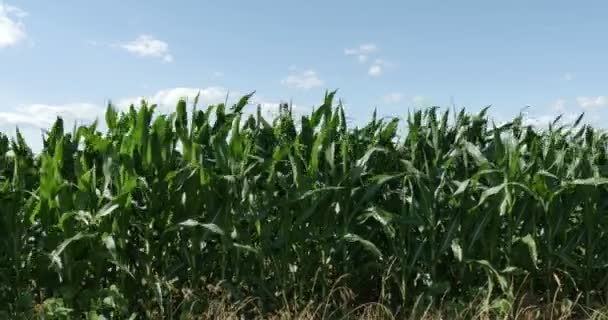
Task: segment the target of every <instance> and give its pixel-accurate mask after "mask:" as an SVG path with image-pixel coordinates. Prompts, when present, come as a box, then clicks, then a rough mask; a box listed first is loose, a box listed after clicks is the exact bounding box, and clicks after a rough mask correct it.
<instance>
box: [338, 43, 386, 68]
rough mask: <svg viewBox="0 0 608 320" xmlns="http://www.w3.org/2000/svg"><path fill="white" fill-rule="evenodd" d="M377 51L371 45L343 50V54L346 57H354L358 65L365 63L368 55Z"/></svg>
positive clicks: (374, 46) (375, 47)
mask: <svg viewBox="0 0 608 320" xmlns="http://www.w3.org/2000/svg"><path fill="white" fill-rule="evenodd" d="M376 51H378V47H377V46H376V45H375V44H373V43H365V44H361V45H359V46H358V47H356V48H347V49H344V54H345V55H347V56H355V57H357V60H358V61H359V63H365V62H366V61H367V59H368V57H369V55H370V54H372V53H374V52H376Z"/></svg>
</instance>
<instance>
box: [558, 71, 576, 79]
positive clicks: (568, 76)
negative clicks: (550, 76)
mask: <svg viewBox="0 0 608 320" xmlns="http://www.w3.org/2000/svg"><path fill="white" fill-rule="evenodd" d="M574 77H575V75H574V74H573V73H570V72H566V73H564V74H563V75H562V77H561V79H562V80H563V81H571V80H574Z"/></svg>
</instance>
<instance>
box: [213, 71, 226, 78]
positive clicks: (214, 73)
mask: <svg viewBox="0 0 608 320" xmlns="http://www.w3.org/2000/svg"><path fill="white" fill-rule="evenodd" d="M213 76H214V77H216V78H221V77H223V76H224V73H223V72H221V71H215V72H213Z"/></svg>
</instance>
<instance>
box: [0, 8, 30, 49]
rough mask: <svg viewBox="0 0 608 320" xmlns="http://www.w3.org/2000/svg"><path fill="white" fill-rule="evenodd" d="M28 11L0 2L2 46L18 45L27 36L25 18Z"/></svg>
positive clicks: (0, 37) (0, 44)
mask: <svg viewBox="0 0 608 320" xmlns="http://www.w3.org/2000/svg"><path fill="white" fill-rule="evenodd" d="M26 16H27V12H25V11H23V10H21V9H19V8H17V7H13V6H9V5H5V4H2V3H1V2H0V48H4V47H10V46H14V45H17V44H18V43H20V42H21V41H23V40H25V39H26V38H27V34H26V32H25V25H24V24H23V21H22V20H23V18H25V17H26Z"/></svg>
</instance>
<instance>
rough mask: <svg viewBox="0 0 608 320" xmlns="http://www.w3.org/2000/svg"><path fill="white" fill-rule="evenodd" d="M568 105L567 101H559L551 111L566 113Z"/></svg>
mask: <svg viewBox="0 0 608 320" xmlns="http://www.w3.org/2000/svg"><path fill="white" fill-rule="evenodd" d="M566 103H567V101H566V99H557V100H556V101H555V102H554V103H553V105H552V106H551V109H553V110H555V111H557V112H564V111H566Z"/></svg>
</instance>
